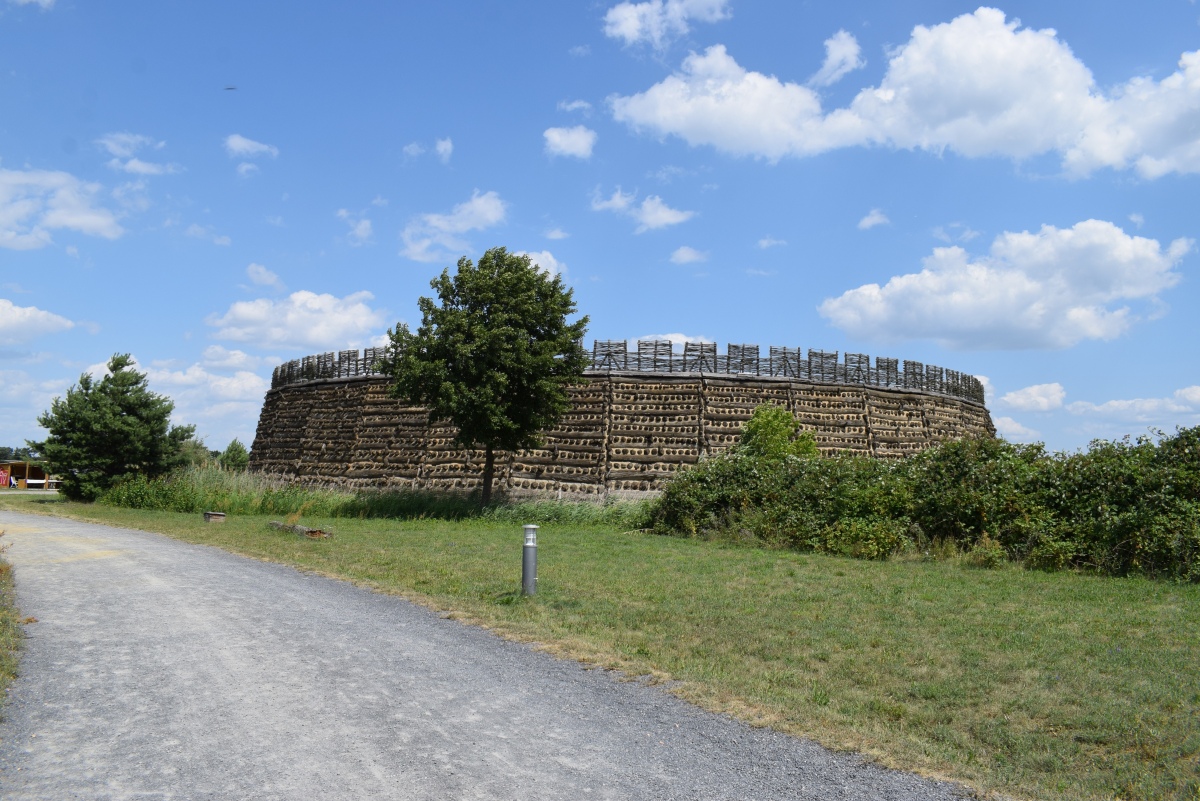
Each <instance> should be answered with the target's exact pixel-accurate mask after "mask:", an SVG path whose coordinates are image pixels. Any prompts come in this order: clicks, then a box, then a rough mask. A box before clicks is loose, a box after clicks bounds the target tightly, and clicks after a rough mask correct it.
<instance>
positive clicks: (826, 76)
mask: <svg viewBox="0 0 1200 801" xmlns="http://www.w3.org/2000/svg"><path fill="white" fill-rule="evenodd" d="M866 65H867V62H865V61H863V59H862V48H860V47H859V46H858V40H857V39H855V38H854V36H853V35H852V34H849V33H847V32H846V31H838V32H837V33H835V34H834V35H833V36H830V37H829V38H828V39H826V40H825V63H824V64H822V65H821V69H820V70H819V71H818V72H817V74H816V75H814V76H812V77H811V78H809V80H808V83H809V85H811V86H832V85H833V84H835V83H837V82H838V81H840V80H841V79H842V78H844V77H845V76H846V75H848V74H849V73H851V72H854V70H857V69H861V68H863V67H865V66H866Z"/></svg>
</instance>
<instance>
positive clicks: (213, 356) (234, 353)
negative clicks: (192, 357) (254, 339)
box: [200, 345, 282, 370]
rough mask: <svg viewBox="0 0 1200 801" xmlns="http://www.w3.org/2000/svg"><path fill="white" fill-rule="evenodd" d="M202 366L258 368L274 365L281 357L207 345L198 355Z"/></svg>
mask: <svg viewBox="0 0 1200 801" xmlns="http://www.w3.org/2000/svg"><path fill="white" fill-rule="evenodd" d="M200 358H201V361H202V362H203V363H204V366H205V367H207V368H210V369H214V370H258V369H260V368H262V367H274V366H275V365H277V364H279V363H280V362H281V361H282V359H281V358H280V357H279V356H253V355H251V354H249V353H246V352H245V351H242V350H236V349H234V350H230V349H229V348H225V347H222V346H221V345H209V346H208V347H207V348H205V349H204V352H203V353H202V354H201V355H200Z"/></svg>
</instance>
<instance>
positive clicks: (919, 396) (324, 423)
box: [250, 343, 995, 497]
mask: <svg viewBox="0 0 1200 801" xmlns="http://www.w3.org/2000/svg"><path fill="white" fill-rule="evenodd" d="M617 344H618V343H596V349H595V350H594V356H593V369H591V370H589V371H588V372H587V373H586V374H585V381H584V382H583V383H581V384H579V385H576V386H573V387H571V389H570V393H571V406H570V409H569V411H568V412H567V414H566V415H565V416H564V417H563V419H562V420H561V421H560V422H559V424H558V426H556V427H555V428H554V429H552V430H550V431H547V432H545V442H544V444H543V446H542V447H541V448H536V449H531V450H526V451H520V452H517V453H504V454H498V455H497V460H496V479H495V481H496V484H495V486H496V487H497V488H498V489H500V490H502V491H507V492H509V493H510V494H513V495H521V494H537V495H547V494H548V495H554V496H563V495H568V494H569V495H571V496H574V497H580V496H593V497H595V496H602V495H607V494H609V493H614V492H616V493H628V492H647V491H650V492H652V491H656V490H659V489H661V487H662V485H663V482H664V481H665V480H666V479H667V478H669V477H670V476H671V475H672V474H673V473H675V472H676V471H678V470H680V469H681V468H683V467H685V466H687V465H690V464H694V463H695V462H696V461H697V460H698V459H700V458H701V457H702V456H705V455H707V454H712V453H717V452H720V451H722V450H724V449H726V448H728V447H730V446H731V445H733V444H734V443H735V442H737V440H738V437H739V436H740V433H741V429H742V426H743V425H744V424H745V422H746V420H748V419H749V418H750V415H751V414H752V413H753V411H754V409H755V408H756V407H757V406H759V405H760V404H762V403H774V404H778V405H780V406H783V407H784V408H787V409H788V410H789V411H791V412H792V414H793V415H794V416H795V417H796V419H797V420H798V421H799V422H800V424H801V426H802V427H803V428H804V429H806V430H810V431H812V432H813V434H814V436H815V438H816V440H817V444H818V446H819V447H820V448H821V450H822V451H823V452H826V453H830V452H835V451H851V452H855V453H861V454H863V455H869V456H875V457H882V458H893V457H900V456H904V455H906V454H909V453H914V452H916V451H919V450H922V449H924V448H927V447H929V446H931V445H933V444H936V443H938V442H943V441H945V440H949V439H957V438H961V437H965V436H994V434H995V428H994V427H993V425H992V421H991V416H990V415H989V414H988V411H987V408H986V407H985V406H984V404H983V388H982V386H981V385H980V384H979V381H978V380H977V379H975V378H974V377H973V376H969V375H965V374H961V373H956V372H955V371H950V370H943V369H942V368H938V367H933V366H931V365H922V364H919V363H915V362H904V363H903V364H904V370H902V371H901V370H898V369H897V368H898V363H897V361H896V360H894V359H876V360H875V362H876V364H875V365H874V366H871V365H869V359H868V358H867V357H866V356H860V355H858V354H846V357H845V359H844V360H843V361H838V358H837V354H826V353H822V352H820V351H809V354H808V358H807V359H801V358H799V351H798V350H791V349H782V348H772V349H771V351H772V354H771V357H770V358H769V359H759V358H758V349H757V347H753V346H740V347H739V346H730V348H729V350H728V351H727V353H726V354H725V355H722V356H720V357H717V355H716V353H715V350H716V349H715V346H712V347H711V348H708V347H706V348H705V350H704V351H700V352H699V355H696V352H695V351H698V350H699V349H688V348H685V351H684V353H683V354H682V357H681V356H680V355H677V354H674V353H672V352H671V350H670V343H639V352H638V353H637V354H632V353H627V352H624V347H621V348H620V349H618V348H616V347H615V346H616V345H617ZM619 344H620V345H622V346H623V345H624V343H619ZM647 344H649V345H651V346H652V347H651V348H647V347H644V346H646V345H647ZM663 346H665V348H664V347H663ZM750 347H753V360H750V358H749V356H750V354H749V348H750ZM743 348H745V350H743ZM654 349H657V354H655V352H654ZM785 350H786V351H788V352H787V353H785V354H782V355H781V354H780V353H779V351H785ZM647 351H649V352H647ZM380 356H382V353H380V352H377V351H370V350H368V351H365V352H362V353H360V352H359V351H343V352H342V353H340V354H338V355H337V356H336V357H334V355H333V354H325V355H323V356H317V357H308V358H307V359H304V360H298V361H296V362H292V363H289V364H287V365H282V366H281V367H280V368H278V369H276V371H275V378H274V381H273V387H272V389H271V390H270V391H269V392H268V393H267V397H266V400H265V402H264V404H263V410H262V414H261V416H260V418H259V423H258V432H257V435H256V436H255V439H254V446H253V448H252V450H251V456H250V466H251V469H253V470H257V471H260V472H263V473H266V474H269V475H274V476H278V477H280V478H286V479H288V480H291V481H300V482H303V483H312V484H321V485H327V486H341V487H347V488H381V489H383V488H394V489H398V488H412V489H448V490H469V489H472V488H474V487H476V486H478V483H479V479H480V475H481V473H482V470H483V454H482V452H481V451H467V450H464V449H462V448H458V447H456V446H455V445H454V442H453V439H454V434H455V430H454V428H453V427H451V426H449V425H447V424H445V423H439V422H436V421H434V422H431V421H430V420H429V413H428V411H427V410H425V409H424V408H421V407H418V406H412V405H409V404H406V403H404V402H402V401H399V400H396V399H394V398H391V397H389V396H388V392H387V379H386V378H384V377H382V376H378V375H375V374H374V372H373V368H374V364H375V361H376V359H377V358H378V357H380ZM693 357H694V358H695V359H702V360H703V361H702V362H697V361H692V362H690V363H689V361H688V359H689V358H693ZM829 357H832V358H829ZM710 358H711V362H710V361H708V360H709V359H710ZM631 367H632V368H633V369H630V368H631ZM695 367H700V368H706V367H717V368H723V369H721V370H720V371H719V372H718V371H717V370H712V371H708V370H704V371H701V370H696V369H688V368H695ZM672 368H674V369H672ZM731 368H732V369H731ZM918 380H919V384H918Z"/></svg>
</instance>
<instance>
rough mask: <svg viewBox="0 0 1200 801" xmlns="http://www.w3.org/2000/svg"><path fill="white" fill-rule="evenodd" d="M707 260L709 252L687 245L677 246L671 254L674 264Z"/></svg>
mask: <svg viewBox="0 0 1200 801" xmlns="http://www.w3.org/2000/svg"><path fill="white" fill-rule="evenodd" d="M707 260H708V254H707V253H705V252H703V251H700V250H696V249H695V248H691V247H688V246H687V245H683V246H681V247H678V248H675V252H674V253H672V254H671V262H672V263H673V264H692V263H693V262H697V261H707Z"/></svg>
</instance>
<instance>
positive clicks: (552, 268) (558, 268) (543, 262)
mask: <svg viewBox="0 0 1200 801" xmlns="http://www.w3.org/2000/svg"><path fill="white" fill-rule="evenodd" d="M515 252H516V255H518V256H528V257H529V261H530V262H532V263H533V264H535V265H537V266H538V267H539V268H541V270H542V272H544V273H546V274H547V275H550V276H555V275H563V274H564V273H565V272H566V271H567V265H565V264H563V263H562V262H561V261H559V260H558V259H556V258H554V254H553V253H551V252H550V251H548V250H539V251H536V252H535V251H529V250H518V251H515Z"/></svg>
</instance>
